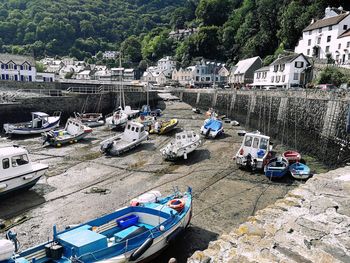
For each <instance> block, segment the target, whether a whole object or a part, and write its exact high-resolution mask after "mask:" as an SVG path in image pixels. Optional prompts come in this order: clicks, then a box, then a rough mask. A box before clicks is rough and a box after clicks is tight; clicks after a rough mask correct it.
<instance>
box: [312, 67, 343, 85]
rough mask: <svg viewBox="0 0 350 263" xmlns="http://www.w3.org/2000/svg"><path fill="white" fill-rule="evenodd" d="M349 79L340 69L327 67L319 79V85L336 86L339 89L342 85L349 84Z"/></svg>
mask: <svg viewBox="0 0 350 263" xmlns="http://www.w3.org/2000/svg"><path fill="white" fill-rule="evenodd" d="M347 82H348V79H347V78H346V76H345V75H344V73H342V72H341V71H340V70H339V69H338V68H336V67H326V68H324V69H323V70H322V71H321V73H320V75H319V77H318V79H317V83H318V84H334V85H335V86H337V87H339V86H340V84H342V83H347Z"/></svg>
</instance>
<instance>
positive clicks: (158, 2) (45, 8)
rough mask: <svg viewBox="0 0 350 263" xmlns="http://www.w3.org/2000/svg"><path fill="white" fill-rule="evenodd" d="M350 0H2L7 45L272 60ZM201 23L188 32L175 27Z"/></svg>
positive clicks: (0, 18)
mask: <svg viewBox="0 0 350 263" xmlns="http://www.w3.org/2000/svg"><path fill="white" fill-rule="evenodd" d="M328 5H330V6H335V7H338V6H340V5H341V6H343V7H344V9H345V10H350V2H349V1H348V0H113V1H108V0H56V1H46V0H0V46H1V52H10V53H18V54H25V53H29V54H34V55H35V56H36V57H42V56H45V55H50V56H53V55H59V56H63V55H70V56H74V57H76V58H78V59H91V57H92V56H93V55H95V54H96V53H98V52H99V51H104V50H119V49H121V50H123V53H124V54H125V57H126V61H128V62H130V63H133V64H137V63H139V62H140V61H143V63H144V64H145V61H148V62H152V61H156V60H157V59H159V58H161V57H162V56H164V55H173V56H175V57H176V58H177V59H178V60H179V61H180V62H181V63H182V64H183V65H188V64H189V63H190V62H191V61H193V60H195V59H196V58H198V57H205V58H208V59H215V60H220V61H225V62H227V63H234V62H236V61H237V60H238V59H240V58H246V57H251V56H256V55H260V56H261V57H263V58H265V61H266V62H267V63H268V62H270V61H271V60H272V59H273V58H274V57H275V56H277V55H278V54H279V53H281V52H283V50H286V49H293V48H294V46H295V44H296V43H297V41H298V39H299V37H300V36H301V32H302V29H303V28H305V27H306V26H307V25H308V24H309V23H310V21H311V19H312V18H322V17H323V14H324V9H325V8H326V7H327V6H328ZM182 28H197V29H198V32H197V33H195V34H193V35H191V36H190V37H189V38H187V39H182V40H174V39H171V38H169V37H168V36H169V32H170V31H171V30H176V29H182Z"/></svg>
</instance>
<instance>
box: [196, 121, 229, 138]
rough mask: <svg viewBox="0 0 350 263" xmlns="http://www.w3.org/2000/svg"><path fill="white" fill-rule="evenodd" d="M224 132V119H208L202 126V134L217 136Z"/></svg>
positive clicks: (211, 136)
mask: <svg viewBox="0 0 350 263" xmlns="http://www.w3.org/2000/svg"><path fill="white" fill-rule="evenodd" d="M223 133H224V127H223V125H222V121H220V120H218V119H216V118H209V119H206V120H205V121H204V124H203V126H202V127H201V134H203V135H205V137H210V138H215V137H217V136H219V135H221V134H223Z"/></svg>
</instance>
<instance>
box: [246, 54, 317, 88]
mask: <svg viewBox="0 0 350 263" xmlns="http://www.w3.org/2000/svg"><path fill="white" fill-rule="evenodd" d="M310 78H311V64H310V62H309V60H308V59H307V57H306V56H305V55H304V54H291V55H287V56H281V57H279V58H277V59H276V60H275V61H273V62H272V63H271V64H270V65H269V66H267V67H262V68H260V69H258V70H256V71H255V72H254V82H253V83H252V86H254V87H256V88H264V87H268V86H273V87H276V88H284V89H289V88H292V87H303V86H304V85H305V84H306V83H308V82H309V81H310Z"/></svg>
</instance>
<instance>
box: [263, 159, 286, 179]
mask: <svg viewBox="0 0 350 263" xmlns="http://www.w3.org/2000/svg"><path fill="white" fill-rule="evenodd" d="M288 165H289V164H288V160H287V159H286V158H284V157H281V156H279V157H276V158H273V159H271V160H270V161H269V163H268V164H267V165H266V166H265V168H264V172H265V176H266V177H267V178H269V179H273V178H282V177H283V176H285V175H286V173H287V172H288Z"/></svg>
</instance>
